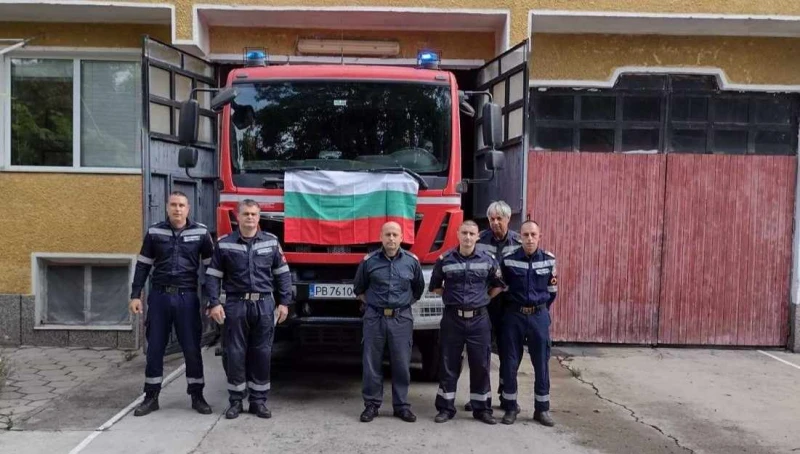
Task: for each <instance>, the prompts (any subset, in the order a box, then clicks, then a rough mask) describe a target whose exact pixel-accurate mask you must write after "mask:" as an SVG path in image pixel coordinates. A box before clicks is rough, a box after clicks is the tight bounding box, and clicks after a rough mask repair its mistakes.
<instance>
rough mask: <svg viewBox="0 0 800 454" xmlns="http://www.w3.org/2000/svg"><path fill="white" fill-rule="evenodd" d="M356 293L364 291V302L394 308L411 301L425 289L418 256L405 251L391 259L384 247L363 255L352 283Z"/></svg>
mask: <svg viewBox="0 0 800 454" xmlns="http://www.w3.org/2000/svg"><path fill="white" fill-rule="evenodd" d="M353 291H354V292H355V294H356V295H361V294H364V295H365V296H366V299H367V301H366V302H367V304H368V305H370V306H374V307H377V308H390V309H396V308H400V307H405V306H409V305H411V304H413V303H414V302H415V301H417V300H419V299H420V298H421V297H422V292H424V291H425V278H424V277H423V276H422V266H420V264H419V260H418V259H417V257H416V256H415V255H414V254H412V253H410V252H408V251H406V250H404V249H402V248H401V249H400V250H398V251H397V255H395V256H394V258H392V259H390V258H389V257H387V256H386V254H384V253H383V249H379V250H377V251H374V252H371V253H369V254H367V255H366V256H364V260H362V261H361V263H360V264H359V265H358V270H356V277H355V280H354V282H353Z"/></svg>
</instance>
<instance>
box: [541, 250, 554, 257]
mask: <svg viewBox="0 0 800 454" xmlns="http://www.w3.org/2000/svg"><path fill="white" fill-rule="evenodd" d="M544 254H545V255H547V256H549V257H553V258H556V255H555V254H553V253H552V252H550V251H544Z"/></svg>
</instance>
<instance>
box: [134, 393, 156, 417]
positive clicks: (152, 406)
mask: <svg viewBox="0 0 800 454" xmlns="http://www.w3.org/2000/svg"><path fill="white" fill-rule="evenodd" d="M158 393H159V392H158V391H148V392H146V393H145V394H144V400H143V401H142V403H140V404H139V406H138V407H136V410H134V412H133V416H144V415H147V414H150V413H152V412H154V411H156V410H158Z"/></svg>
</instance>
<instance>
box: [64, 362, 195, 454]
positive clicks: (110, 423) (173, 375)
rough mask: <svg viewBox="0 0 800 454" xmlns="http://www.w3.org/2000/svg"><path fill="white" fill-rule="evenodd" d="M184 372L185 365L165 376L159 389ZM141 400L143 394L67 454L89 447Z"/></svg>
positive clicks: (74, 453)
mask: <svg viewBox="0 0 800 454" xmlns="http://www.w3.org/2000/svg"><path fill="white" fill-rule="evenodd" d="M184 370H186V363H183V364H181V367H179V368H177V369H175V370H174V371H173V372H172V373H171V374H169V375H167V378H165V379H164V382H163V383H162V385H161V387H162V388H164V387H166V386H167V385H169V384H170V382H172V381H173V380H175V379H176V378H177V377H178V376H179V375H180V374H182V373H183V371H184ZM143 400H144V393H142V394H140V395H139V397H137V398H136V400H134V401H133V402H131V403H130V404H129V405H128V406H127V407H125V408H123V409H122V410H121V411H120V412H119V413H117V414H116V415H114V416H112V417H111V419H109V420H108V421H106V422H104V423H103V425H102V426H100V427H98V428H97V429H95V431H94V432H92V433H90V434H89V435H87V436H86V438H84V439H83V441H82V442H81V443H80V444H79V445H78V446H75V447H74V448H72V451H70V452H69V454H78V453H79V452H81V451H83V448H85V447H87V446H89V443H91V442H92V440H94V439H95V438H97V437H98V436H99V435H100V434H101V433H103V431H105V430H106V429H108V428H110V427H111V426H113V425H114V424H116V423H117V421H119V420H120V419H122V418H123V417H124V416H125V415H127V414H128V412H130V411H131V410H133V409H134V408H136V406H137V405H139V403H141V402H142V401H143Z"/></svg>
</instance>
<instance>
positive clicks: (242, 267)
mask: <svg viewBox="0 0 800 454" xmlns="http://www.w3.org/2000/svg"><path fill="white" fill-rule="evenodd" d="M260 212H261V210H260V208H259V206H258V203H256V202H255V201H253V200H250V199H246V200H243V201H242V202H240V203H239V206H238V207H237V220H238V221H239V230H238V231H236V232H233V233H231V234H230V235H226V236H223V237H221V238H220V239H219V241H218V243H217V250H216V251H215V252H214V258H213V260H212V261H211V265H210V266H209V267H208V269H207V270H206V274H207V275H208V276H207V277H208V278H207V279H206V294H207V295H208V297H209V302H208V314H209V316H210V317H211V318H212V319H214V321H216V322H217V323H223V324H224V328H223V336H224V342H225V361H226V363H227V364H226V367H225V369H226V375H227V378H228V400H229V401H230V406H229V407H228V409H227V410H226V411H225V417H226V418H228V419H234V418H237V417H238V416H239V414H240V413H241V412H242V411H243V408H242V400H243V399H244V397H245V391H247V395H248V399H249V401H250V406H249V408H248V411H249V412H250V413H253V414H256V415H257V416H258V417H260V418H270V417H272V412H271V411H270V410H269V408H268V407H267V398H268V396H269V390H270V361H271V357H272V341H273V339H274V334H275V328H274V326H275V324H276V320H275V303H276V298H274V297H273V294H277V302H278V303H279V305H278V320H277V323H283V321H284V320H286V316H287V315H288V314H289V309H288V306H289V305H290V304H292V278H291V274H290V273H289V265H288V264H287V262H286V258H285V257H284V255H283V250H282V249H281V246H280V244H279V243H278V238H277V237H276V236H275V235H272V234H271V233H267V232H263V231H261V230H259V229H258V221H259V218H260ZM220 284H221V286H222V288H223V289H224V290H225V295H226V300H225V304H224V305H222V304H220V301H219V295H220Z"/></svg>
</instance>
